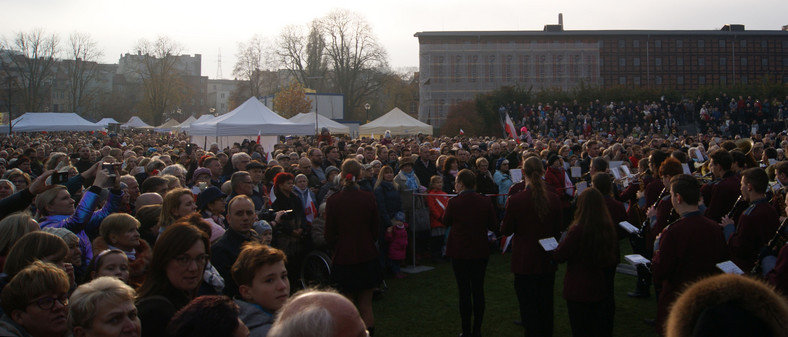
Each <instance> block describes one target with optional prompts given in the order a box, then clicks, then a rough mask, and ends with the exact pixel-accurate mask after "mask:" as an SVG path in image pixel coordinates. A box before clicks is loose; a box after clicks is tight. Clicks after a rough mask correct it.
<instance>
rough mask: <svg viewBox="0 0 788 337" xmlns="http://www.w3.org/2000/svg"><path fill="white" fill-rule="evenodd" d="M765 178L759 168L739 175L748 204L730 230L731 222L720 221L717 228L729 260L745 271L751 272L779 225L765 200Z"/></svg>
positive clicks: (773, 210)
mask: <svg viewBox="0 0 788 337" xmlns="http://www.w3.org/2000/svg"><path fill="white" fill-rule="evenodd" d="M768 187H769V176H768V175H766V171H764V170H763V169H762V168H751V169H747V170H745V171H743V172H742V177H741V196H742V199H744V200H745V201H747V202H748V203H749V205H750V207H748V208H747V209H746V210H745V211H744V212H743V213H742V214H741V216H739V220H738V223H737V225H736V226H735V227H734V222H733V219H731V218H728V217H727V216H726V217H723V218H722V222H720V226H722V228H723V229H724V232H725V237H726V239H728V249H729V251H730V255H731V261H733V263H735V264H736V265H737V266H739V268H741V269H742V270H745V271H749V270H750V269H752V267H753V265H754V264H755V260H757V259H758V254H759V252H760V250H761V247H763V246H764V245H765V244H766V243H767V242H768V241H769V239H771V238H772V236H774V232H775V231H776V230H777V227H778V226H779V222H778V215H777V211H776V210H775V209H774V207H772V205H769V201H768V200H767V199H766V189H767V188H768Z"/></svg>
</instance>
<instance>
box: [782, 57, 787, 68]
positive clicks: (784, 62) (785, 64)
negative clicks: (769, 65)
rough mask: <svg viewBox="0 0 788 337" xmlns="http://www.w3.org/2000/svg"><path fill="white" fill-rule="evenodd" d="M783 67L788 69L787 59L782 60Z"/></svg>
mask: <svg viewBox="0 0 788 337" xmlns="http://www.w3.org/2000/svg"><path fill="white" fill-rule="evenodd" d="M783 67H788V57H785V58H783Z"/></svg>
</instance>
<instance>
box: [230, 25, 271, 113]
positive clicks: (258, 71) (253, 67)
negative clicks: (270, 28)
mask: <svg viewBox="0 0 788 337" xmlns="http://www.w3.org/2000/svg"><path fill="white" fill-rule="evenodd" d="M271 50H272V48H271V43H270V42H269V41H268V40H267V39H265V38H263V37H260V36H258V35H255V36H253V37H252V38H251V39H250V40H249V42H246V43H243V42H239V43H238V53H237V54H236V57H237V59H238V61H236V62H235V67H234V68H233V76H235V77H236V78H240V79H243V80H244V81H247V82H248V84H247V86H246V87H247V89H248V94H249V97H252V96H254V97H260V96H263V95H264V94H267V92H265V89H266V88H267V87H270V86H271V85H270V84H271V83H267V82H268V81H270V80H271V76H270V69H272V68H273V55H272V54H271V52H270V51H271ZM247 98H248V97H247Z"/></svg>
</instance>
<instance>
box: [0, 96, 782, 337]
mask: <svg viewBox="0 0 788 337" xmlns="http://www.w3.org/2000/svg"><path fill="white" fill-rule="evenodd" d="M733 101H735V100H733ZM733 101H731V102H733ZM665 104H666V105H665ZM759 104H760V103H759ZM651 105H653V106H654V109H656V110H654V111H651V112H650V113H646V112H645V111H650V110H649V108H646V107H645V106H644V107H643V109H641V108H640V106H638V105H633V106H632V107H622V106H618V105H613V104H611V105H610V106H603V105H600V106H599V108H598V109H596V108H595V109H589V111H588V113H587V115H588V117H586V119H587V122H585V121H584V122H583V124H586V125H587V124H588V123H591V124H594V123H597V122H598V123H602V124H598V125H595V128H596V127H597V126H599V125H605V124H604V123H611V124H610V125H612V126H614V127H615V128H616V130H615V132H609V131H605V130H602V132H599V131H597V130H595V129H592V130H591V131H588V132H584V131H582V129H581V132H577V133H573V132H571V130H574V129H576V127H577V125H578V123H579V122H580V119H579V117H580V116H581V114H577V115H576V117H572V118H569V119H566V120H561V118H560V117H561V116H563V117H566V116H567V115H568V114H565V112H567V111H570V110H574V109H575V108H572V107H571V105H565V104H561V105H559V104H554V105H553V106H552V107H550V105H545V106H544V107H538V109H532V108H531V107H527V108H525V107H524V108H521V109H520V110H519V111H522V112H523V115H522V116H518V117H520V119H521V120H525V123H526V127H529V128H530V130H531V131H532V133H531V134H530V135H529V136H528V137H524V138H523V139H522V140H520V139H502V138H497V137H464V136H457V137H448V136H441V137H432V136H425V135H410V136H392V135H391V134H389V133H387V134H386V135H383V136H381V137H380V138H378V139H370V138H360V139H358V138H356V139H351V138H347V137H335V136H332V135H330V134H328V133H327V131H325V130H324V132H323V134H321V135H320V137H315V138H312V137H287V138H284V137H283V139H282V141H281V143H280V144H277V145H276V146H275V147H274V148H273V149H263V147H262V146H261V145H260V144H257V143H256V142H255V141H253V140H245V141H244V142H243V143H236V144H233V145H231V146H227V147H225V148H223V149H222V148H220V147H219V145H218V144H210V145H208V146H205V148H203V147H201V146H199V145H198V144H195V143H192V142H191V141H190V139H189V138H188V136H187V135H182V134H180V135H178V134H176V135H172V134H152V133H142V132H132V131H128V132H127V131H124V132H123V133H121V134H115V133H110V134H104V133H41V134H18V135H13V136H5V137H2V138H0V176H2V179H0V267H2V268H3V272H4V275H3V283H4V285H3V288H2V293H0V300H1V301H2V303H1V304H2V311H3V315H2V318H0V334H2V335H13V336H35V337H39V336H64V335H66V334H73V335H74V336H117V335H120V334H127V335H144V336H247V335H249V336H266V335H269V336H294V335H298V336H303V335H305V334H297V332H298V331H304V329H307V331H310V330H309V329H312V330H311V331H321V332H325V333H337V334H334V335H333V336H340V335H341V336H355V335H359V336H364V335H370V336H371V335H374V334H375V315H374V313H373V310H372V303H373V297H374V294H375V292H376V291H380V288H381V282H382V281H383V280H384V279H387V278H403V277H406V275H405V274H404V273H403V272H402V271H401V269H400V267H402V266H403V264H404V263H405V262H404V261H405V260H406V259H410V258H414V259H417V260H418V261H419V262H420V263H422V262H431V263H441V262H443V261H449V262H450V264H451V268H452V270H453V272H454V276H455V279H456V283H457V289H458V294H459V314H460V318H461V322H462V324H461V326H460V327H459V330H460V332H461V333H462V334H461V335H462V336H466V337H467V336H474V337H477V336H481V335H482V333H483V331H484V328H483V318H484V312H485V306H486V303H485V296H484V280H485V275H486V269H487V264H488V261H489V256H490V253H491V251H493V250H496V249H500V248H498V247H500V245H499V244H498V243H499V240H503V241H504V242H507V241H508V242H510V243H509V245H507V248H503V249H504V250H506V251H507V252H510V253H511V255H512V256H511V272H512V274H513V276H514V277H513V278H514V284H513V289H512V290H513V291H512V293H513V294H514V295H516V298H517V301H518V302H519V308H520V321H521V324H522V326H523V328H524V331H525V335H527V336H551V335H552V334H553V317H554V311H555V310H554V308H553V307H554V296H553V288H554V285H555V282H556V280H555V278H556V277H555V275H556V271H557V266H558V265H559V264H561V263H566V264H567V266H566V274H565V277H564V280H563V281H562V285H563V298H564V299H565V300H566V302H567V310H568V316H569V319H570V323H571V329H572V332H573V335H575V336H610V335H612V333H613V326H614V316H615V297H616V296H621V295H629V296H633V297H648V296H650V293H651V288H652V285H653V288H654V291H655V293H656V294H657V296H658V306H657V308H654V313H655V318H656V322H655V323H654V326H655V329H656V330H657V331H658V332H659V333H668V335H671V332H675V331H681V330H682V329H685V330H686V329H690V331H692V328H693V327H695V328H699V329H713V328H714V326H713V325H712V324H710V323H709V322H712V321H713V320H714V319H715V318H718V317H723V315H725V314H730V313H742V312H743V313H744V314H741V315H739V316H740V317H744V318H742V320H743V321H746V322H745V323H747V324H754V325H756V326H759V327H762V328H763V327H766V328H763V329H764V330H762V331H765V332H768V329H769V327H774V326H778V327H779V326H781V327H782V329H783V330H782V331H781V332H774V333H773V335H781V334H782V333H784V327H785V326H788V325H786V324H787V323H788V322H786V321H788V307H786V300H785V298H783V297H782V296H785V294H788V248H786V246H785V241H784V238H785V237H788V234H786V233H785V232H786V229H785V226H781V220H782V219H784V218H785V208H786V206H785V204H786V203H785V193H784V190H783V186H785V185H788V161H786V158H785V152H786V151H788V135H786V133H785V132H784V131H783V129H782V128H781V129H779V130H777V129H768V128H764V129H758V130H757V132H754V133H747V134H746V135H745V136H747V137H751V138H750V139H744V138H746V137H742V136H741V135H740V134H735V135H731V134H726V133H719V132H717V131H714V132H708V133H701V134H698V135H687V134H685V133H681V134H680V133H668V134H667V136H666V134H665V133H662V132H661V130H660V128H661V127H659V128H657V129H654V128H650V129H645V128H640V124H637V123H633V124H631V125H634V128H631V129H630V128H629V127H630V126H629V125H627V122H626V121H627V120H628V119H627V118H630V117H631V118H634V119H632V120H631V121H635V120H638V119H639V118H641V117H642V118H645V119H643V120H644V121H645V120H648V121H650V122H651V123H653V124H654V125H660V124H659V123H662V121H664V120H666V119H665V116H667V119H670V118H675V117H672V116H676V117H679V116H685V115H686V114H683V113H682V114H675V115H672V112H673V111H674V110H673V109H677V108H676V107H674V106H672V105H670V104H667V103H664V104H662V105H661V103H652V104H651ZM764 105H766V104H760V105H759V108H758V109H760V111H764V110H766V112H765V113H767V114H771V115H770V117H771V118H778V117H777V116H776V115H775V114H776V113H778V112H779V114H781V113H782V111H783V110H782V109H783V107H782V106H779V107H778V106H777V105H773V104H770V105H769V106H770V108H768V109H764ZM559 106H560V107H559ZM592 106H593V104H592ZM719 106H720V107H722V106H724V104H720V105H719ZM727 106H728V109H727V110H724V109H718V108H719V107H718V106H717V105H714V109H717V110H720V111H723V114H724V115H720V116H728V114H729V113H730V111H731V110H733V111H736V112H734V113H730V115H731V116H734V115H735V116H736V118H739V117H740V115H739V112H738V110H737V109H738V106H737V107H736V109H734V105H733V103H731V104H729V105H727ZM502 109H503V110H504V111H505V110H506V109H507V108H506V107H502ZM509 109H513V107H512V106H510V107H509ZM567 109H570V110H567ZM608 109H613V110H614V111H615V113H614V114H612V115H610V114H605V111H608ZM681 109H686V107H683V108H681ZM743 109H744V110H742V111H741V113H742V114H743V115H744V116H749V114H751V113H753V111H751V109H752V108H751V107H750V106H749V105H748V103H746V102H745V105H744V108H743ZM575 111H582V109H580V108H578V110H575ZM656 111H659V112H656ZM676 111H678V110H676ZM715 111H716V110H715ZM532 112H536V113H532ZM631 112H636V113H639V114H641V117H634V116H630V117H625V116H628V115H631ZM663 114H666V115H663ZM604 115H607V117H602V116H604ZM711 115H712V118H717V117H715V116H717V115H719V114H715V113H712V114H711ZM643 116H645V117H643ZM648 116H651V117H648ZM547 117H559V118H558V122H555V123H554V122H552V121H551V120H555V118H547ZM599 117H602V118H603V120H597V119H598V118H599ZM685 117H686V116H685ZM685 117H680V118H685ZM604 118H607V119H604ZM617 118H621V119H617ZM720 118H722V117H720ZM742 118H743V117H742ZM767 119H768V118H767ZM779 120H780V121H781V120H782V117H779ZM657 121H659V122H657ZM564 122H566V123H567V124H563V123H564ZM622 122H623V123H622ZM528 123H536V124H528ZM756 124H757V123H756ZM563 125H567V126H568V129H564V126H563ZM621 127H623V128H624V129H622V130H618V129H619V128H621ZM553 128H555V129H556V130H561V131H560V132H556V133H553V132H551V131H549V130H551V129H553ZM573 128H574V129H573ZM635 128H639V129H635ZM545 130H548V131H547V132H542V131H545ZM565 130H570V131H565ZM749 131H752V130H749ZM623 168H626V170H624V169H623ZM707 172H708V173H707ZM770 181H774V182H776V185H775V183H770ZM737 198H739V200H737ZM624 221H628V222H629V223H631V224H634V225H635V226H640V225H641V224H643V225H642V228H640V229H639V230H637V231H626V230H624V227H623V226H619V223H621V222H624ZM412 237H415V238H416V241H415V242H410V241H409V238H412ZM507 237H508V238H509V239H508V240H507V239H506V238H507ZM550 238H552V239H554V240H555V241H554V242H555V243H556V245H554V246H550V243H549V241H550V240H549V239H550ZM780 238H782V239H783V241H780V240H779V239H780ZM622 240H623V241H630V242H631V245H632V249H633V251H634V252H635V253H638V254H640V255H642V256H643V257H645V258H646V259H648V263H641V264H638V265H637V273H638V277H637V282H636V283H635V285H634V286H635V287H634V289H633V291H632V292H630V293H629V294H616V293H615V291H614V289H615V288H614V279H615V278H614V275H615V273H616V266H617V265H618V264H619V263H620V262H621V258H620V256H621V253H620V242H621V241H622ZM413 245H415V246H416V248H417V249H416V251H415V253H412V252H413V250H411V249H409V247H412V246H413ZM315 250H317V251H322V252H326V253H328V254H329V255H330V257H331V262H330V263H331V275H330V285H331V287H332V288H333V289H336V291H338V293H336V292H331V291H328V292H320V291H313V290H307V291H306V292H304V293H301V294H299V295H296V296H292V295H293V294H294V293H296V292H297V291H298V290H299V289H301V288H304V284H306V283H307V282H306V281H307V280H306V279H305V278H302V275H301V270H302V268H301V267H302V265H303V264H304V259H305V257H306V256H307V255H308V253H309V252H311V251H315ZM411 254H414V255H415V256H411ZM727 260H730V261H732V264H733V265H734V266H736V267H738V268H739V269H740V270H742V271H743V272H744V273H745V274H752V275H753V276H752V278H753V279H758V280H757V281H752V282H751V281H750V278H747V280H744V281H742V280H739V279H725V280H722V281H717V283H719V282H722V283H724V284H725V285H726V286H730V287H745V288H746V287H756V288H757V289H756V290H753V291H758V292H759V294H760V296H762V298H768V299H769V300H763V301H761V303H766V304H768V305H770V307H769V308H768V310H766V311H767V312H771V313H778V314H774V315H768V314H762V311H763V310H762V311H757V310H754V309H752V308H750V307H747V306H744V305H740V304H738V303H739V302H733V301H731V302H720V303H718V302H713V301H709V302H710V303H711V304H709V307H708V308H701V309H698V308H687V309H682V310H685V311H687V310H696V311H697V310H700V311H701V312H702V313H703V315H700V318H698V317H699V316H698V315H696V316H692V317H689V316H685V315H678V314H674V313H673V312H672V311H671V310H670V307H671V305H672V304H673V303H674V302H675V303H686V302H692V300H691V299H689V300H686V299H685V300H682V299H681V298H680V297H681V296H689V295H687V294H688V293H689V294H699V295H693V296H711V297H713V295H702V294H706V293H707V292H708V290H707V289H706V290H704V289H700V290H697V291H695V292H690V291H687V292H686V293H685V294H684V295H682V291H683V289H685V286H687V285H688V284H690V283H693V282H696V281H699V280H702V281H701V282H699V283H698V284H701V283H703V282H706V281H707V280H708V279H710V277H711V276H713V275H714V274H718V273H721V271H720V270H719V268H718V267H717V264H719V263H723V262H725V261H727ZM709 283H713V282H711V281H709ZM717 283H713V284H717ZM767 284H768V285H767ZM707 287H710V286H707ZM720 288H724V287H720ZM775 289H776V291H775ZM338 294H341V295H342V296H340V295H338ZM349 307H353V308H354V309H352V310H350V313H349V312H348V310H347V308H349ZM779 313H781V314H779ZM343 315H344V316H343ZM348 315H349V316H348ZM715 315H716V316H715ZM307 321H309V322H312V325H308V326H304V322H307ZM743 324H744V323H743ZM687 326H689V327H690V328H687ZM708 331H711V330H708ZM759 331H761V330H759ZM299 333H300V332H299ZM380 333H381V334H387V333H382V332H380ZM392 333H393V332H392ZM323 335H326V336H332V335H331V334H323ZM323 335H319V336H323ZM673 335H674V336H678V335H681V334H678V335H677V334H673ZM759 335H760V334H759ZM763 335H768V334H766V333H764V334H763ZM316 336H317V334H316Z"/></svg>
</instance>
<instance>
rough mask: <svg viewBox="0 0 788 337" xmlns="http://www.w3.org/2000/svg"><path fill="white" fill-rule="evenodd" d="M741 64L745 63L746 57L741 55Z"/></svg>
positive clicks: (744, 64)
mask: <svg viewBox="0 0 788 337" xmlns="http://www.w3.org/2000/svg"><path fill="white" fill-rule="evenodd" d="M741 65H743V66H746V65H747V58H746V57H742V58H741Z"/></svg>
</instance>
